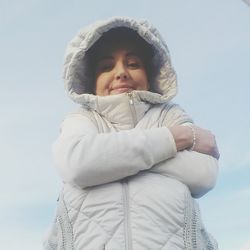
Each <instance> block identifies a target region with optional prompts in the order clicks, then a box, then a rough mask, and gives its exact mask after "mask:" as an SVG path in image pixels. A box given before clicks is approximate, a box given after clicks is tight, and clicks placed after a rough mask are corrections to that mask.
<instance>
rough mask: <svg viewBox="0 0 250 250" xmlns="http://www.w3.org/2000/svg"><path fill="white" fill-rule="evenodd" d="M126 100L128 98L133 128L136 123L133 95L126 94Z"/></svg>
mask: <svg viewBox="0 0 250 250" xmlns="http://www.w3.org/2000/svg"><path fill="white" fill-rule="evenodd" d="M128 98H129V107H130V111H131V114H132V120H133V126H134V127H135V125H136V123H137V119H136V111H135V105H134V99H133V94H132V93H131V92H129V93H128Z"/></svg>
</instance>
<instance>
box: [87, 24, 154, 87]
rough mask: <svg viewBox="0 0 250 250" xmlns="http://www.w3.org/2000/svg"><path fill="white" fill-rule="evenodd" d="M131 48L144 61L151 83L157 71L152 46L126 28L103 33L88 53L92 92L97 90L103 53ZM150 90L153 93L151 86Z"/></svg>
mask: <svg viewBox="0 0 250 250" xmlns="http://www.w3.org/2000/svg"><path fill="white" fill-rule="evenodd" d="M131 46H132V49H133V50H134V51H135V52H136V54H137V55H138V56H139V57H140V58H141V59H142V61H143V63H144V65H145V70H146V73H147V77H148V81H149V83H150V82H151V80H152V78H153V77H154V75H155V70H154V67H153V64H152V57H153V48H152V46H151V45H150V44H149V43H147V42H146V41H145V40H144V39H143V38H142V37H140V36H139V35H138V34H137V32H136V31H134V30H132V29H130V28H126V27H118V28H113V29H110V30H109V31H107V32H105V33H103V35H102V36H101V38H99V39H98V40H97V41H96V42H95V43H94V45H93V46H92V47H91V48H90V49H89V50H88V51H87V53H86V56H87V62H88V63H87V64H88V72H89V73H90V76H91V79H92V90H93V89H94V88H95V83H94V80H95V79H94V76H95V72H96V66H97V62H98V60H99V59H100V58H101V57H102V56H103V53H107V52H109V50H111V51H112V50H114V49H118V48H122V47H125V48H126V47H131ZM150 90H151V91H153V90H152V86H151V84H150Z"/></svg>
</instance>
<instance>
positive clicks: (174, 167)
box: [53, 114, 217, 197]
mask: <svg viewBox="0 0 250 250" xmlns="http://www.w3.org/2000/svg"><path fill="white" fill-rule="evenodd" d="M196 130H197V145H196V148H195V150H196V151H197V152H200V153H197V152H190V151H187V150H185V149H188V148H189V147H190V146H191V145H192V143H193V142H192V140H193V135H192V131H191V129H190V128H189V127H185V126H180V125H174V126H173V127H171V128H167V127H160V128H151V129H138V128H134V129H131V130H126V131H120V132H110V133H99V132H98V130H97V128H96V126H95V124H93V122H92V121H91V120H90V119H89V118H87V117H85V116H83V115H81V114H72V115H70V116H68V117H67V118H66V119H65V120H64V122H63V124H62V127H61V134H60V136H59V138H58V140H57V141H56V142H55V144H54V147H53V152H54V158H55V162H56V165H57V167H58V170H59V173H60V174H61V176H62V178H63V180H64V181H66V182H70V183H74V184H76V185H78V186H80V187H82V188H84V187H88V186H94V185H100V184H104V183H108V182H111V181H116V180H119V179H122V178H124V177H127V176H131V175H135V174H137V173H138V172H139V171H142V170H150V171H153V172H157V173H160V174H163V175H168V176H172V177H174V178H177V179H179V180H180V181H182V182H184V183H185V184H186V185H188V187H189V188H190V190H191V193H192V194H193V196H195V197H200V196H202V195H203V194H205V193H206V192H208V191H209V190H210V189H211V188H212V187H213V185H214V183H215V180H216V176H217V161H216V160H215V159H214V158H213V157H212V156H210V155H213V154H212V153H211V152H212V151H216V150H215V148H217V147H215V146H212V145H213V142H210V145H207V144H206V146H204V143H203V142H202V141H203V140H204V138H205V137H207V136H208V135H207V133H208V132H206V131H203V130H202V129H201V128H198V127H196ZM200 130H201V131H200ZM211 141H212V140H211ZM214 143H215V140H214ZM215 145H216V144H215ZM201 153H202V154H201ZM213 156H215V155H213ZM131 159H133V160H131ZM204 180H205V182H204Z"/></svg>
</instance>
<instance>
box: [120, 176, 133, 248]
mask: <svg viewBox="0 0 250 250" xmlns="http://www.w3.org/2000/svg"><path fill="white" fill-rule="evenodd" d="M122 193H123V209H124V236H125V249H126V250H133V247H132V232H131V225H130V214H129V191H128V183H127V180H126V179H124V180H123V181H122Z"/></svg>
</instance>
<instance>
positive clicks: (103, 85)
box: [95, 75, 108, 95]
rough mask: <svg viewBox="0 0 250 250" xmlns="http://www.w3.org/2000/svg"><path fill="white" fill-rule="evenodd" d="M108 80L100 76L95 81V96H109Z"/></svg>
mask: <svg viewBox="0 0 250 250" xmlns="http://www.w3.org/2000/svg"><path fill="white" fill-rule="evenodd" d="M107 92H108V79H107V77H106V76H105V75H99V76H97V77H96V80H95V94H96V95H108V93H107Z"/></svg>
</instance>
